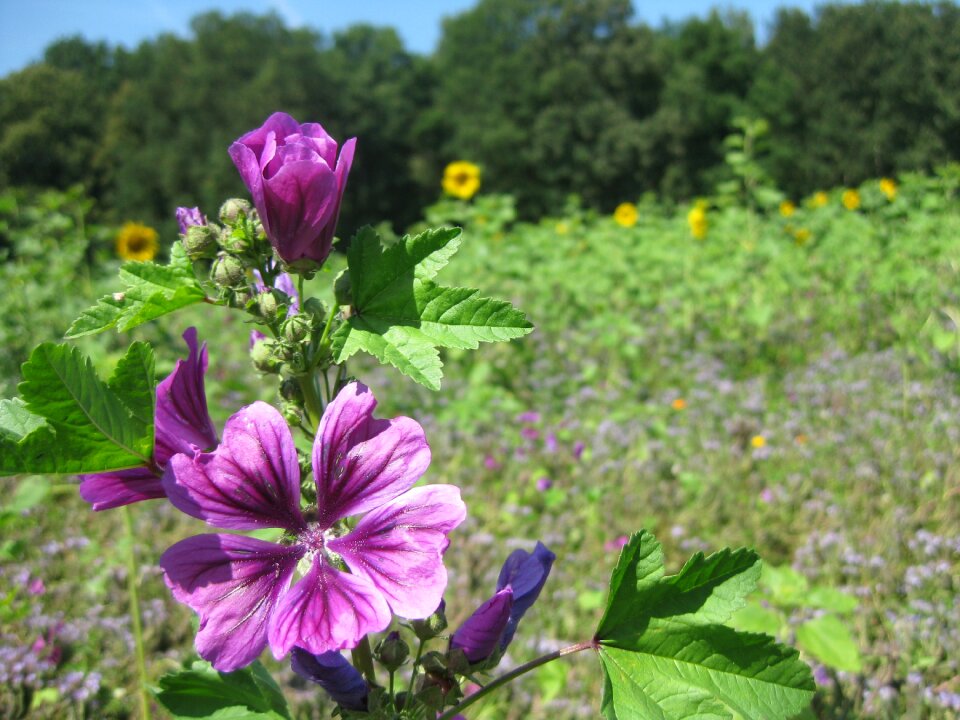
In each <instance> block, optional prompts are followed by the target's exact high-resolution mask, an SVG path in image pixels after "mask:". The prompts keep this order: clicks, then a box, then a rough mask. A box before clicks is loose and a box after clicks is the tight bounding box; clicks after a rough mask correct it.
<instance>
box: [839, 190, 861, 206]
mask: <svg viewBox="0 0 960 720" xmlns="http://www.w3.org/2000/svg"><path fill="white" fill-rule="evenodd" d="M840 202H842V203H843V206H844V207H845V208H846V209H847V210H856V209H858V208H859V207H860V193H859V192H858V191H857V190H850V189H848V190H844V191H843V196H842V197H841V198H840Z"/></svg>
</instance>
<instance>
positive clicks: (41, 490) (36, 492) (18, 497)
mask: <svg viewBox="0 0 960 720" xmlns="http://www.w3.org/2000/svg"><path fill="white" fill-rule="evenodd" d="M49 494H50V481H49V480H47V479H46V478H45V477H43V476H42V475H32V476H30V477H25V478H24V479H23V480H21V481H20V484H19V485H17V489H16V491H15V492H14V493H13V499H12V500H10V502H9V503H6V504H5V505H4V506H3V510H4V512H10V513H15V514H18V515H19V514H20V513H22V512H25V511H27V510H30V509H31V508H34V507H36V506H37V505H39V504H40V503H42V502H43V501H44V500H45V499H46V497H47V495H49Z"/></svg>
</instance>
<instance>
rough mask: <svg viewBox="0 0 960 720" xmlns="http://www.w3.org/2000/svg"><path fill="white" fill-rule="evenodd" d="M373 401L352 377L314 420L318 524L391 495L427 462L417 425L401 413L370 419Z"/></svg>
mask: <svg viewBox="0 0 960 720" xmlns="http://www.w3.org/2000/svg"><path fill="white" fill-rule="evenodd" d="M376 406H377V400H376V398H374V396H373V393H372V392H370V389H369V388H368V387H367V386H366V385H363V384H361V383H356V382H354V383H350V384H349V385H347V386H346V387H344V388H343V389H342V390H341V391H340V392H339V393H338V394H337V396H336V397H335V398H334V399H333V402H331V403H330V404H329V405H328V406H327V409H326V410H325V411H324V413H323V417H322V418H321V419H320V427H319V428H318V430H317V439H316V441H315V442H314V444H313V476H314V479H315V480H316V483H317V505H318V507H317V511H318V521H319V523H320V525H321V526H322V527H330V526H331V525H333V523H334V522H336V521H337V520H339V519H340V518H343V517H346V516H347V515H354V514H359V513H362V512H365V511H367V510H370V509H371V508H375V507H379V506H380V505H383V504H384V503H385V502H388V501H390V500H392V499H394V498H395V497H397V496H399V495H400V494H401V493H403V492H404V491H406V490H408V489H409V488H410V487H412V486H413V484H414V483H415V482H416V481H417V480H419V479H420V476H421V475H423V473H424V472H426V470H427V467H429V465H430V448H429V446H428V445H427V439H426V436H425V435H424V433H423V428H422V427H420V424H419V423H418V422H416V421H415V420H412V419H410V418H407V417H396V418H393V419H391V420H377V419H374V417H373V410H374V408H375V407H376Z"/></svg>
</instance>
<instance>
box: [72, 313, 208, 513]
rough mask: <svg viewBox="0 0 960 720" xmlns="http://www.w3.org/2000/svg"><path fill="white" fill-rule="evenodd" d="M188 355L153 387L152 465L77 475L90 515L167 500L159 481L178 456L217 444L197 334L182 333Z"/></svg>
mask: <svg viewBox="0 0 960 720" xmlns="http://www.w3.org/2000/svg"><path fill="white" fill-rule="evenodd" d="M183 339H184V340H185V341H186V342H187V347H188V348H189V349H190V355H189V356H188V357H187V359H186V360H177V364H176V366H175V367H174V368H173V372H172V373H170V375H168V376H167V377H166V378H165V379H164V380H163V381H161V382H160V384H159V385H157V402H156V408H155V409H154V415H153V423H154V441H153V462H152V463H151V464H150V465H141V466H138V467H134V468H130V469H127V470H115V471H111V472H104V473H97V474H94V475H81V483H80V497H82V498H83V499H84V500H86V501H87V502H88V503H92V504H93V509H94V510H108V509H110V508H115V507H120V506H121V505H129V504H130V503H134V502H138V501H140V500H150V499H152V498H161V497H164V496H165V495H166V492H164V489H163V483H162V482H161V477H162V475H163V471H164V469H165V468H166V467H167V464H168V463H169V461H170V458H172V457H173V456H174V455H176V454H177V453H183V452H185V453H190V454H191V455H192V454H193V451H194V449H195V448H197V449H204V450H205V449H207V448H210V447H213V446H214V445H216V444H217V431H216V428H214V427H213V421H212V420H210V414H209V413H208V412H207V396H206V392H205V390H204V384H203V376H204V373H205V372H206V370H207V344H206V343H204V344H203V345H201V346H200V347H199V348H198V347H197V329H196V328H193V327H191V328H187V330H186V332H184V333H183Z"/></svg>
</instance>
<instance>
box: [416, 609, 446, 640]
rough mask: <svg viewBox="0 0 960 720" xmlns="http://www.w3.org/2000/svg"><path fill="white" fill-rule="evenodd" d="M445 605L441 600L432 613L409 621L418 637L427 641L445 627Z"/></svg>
mask: <svg viewBox="0 0 960 720" xmlns="http://www.w3.org/2000/svg"><path fill="white" fill-rule="evenodd" d="M446 607H447V603H446V602H445V601H444V600H441V601H440V606H439V607H438V608H437V609H436V610H434V611H433V615H431V616H430V617H428V618H424V619H423V620H413V621H411V622H410V625H411V626H412V627H413V632H414V633H415V634H416V636H417V637H418V638H420V639H421V640H423V641H427V640H430V639H431V638H435V637H436V636H437V635H439V634H440V633H442V632H443V631H444V630H446V629H447V616H446V614H445V613H444V610H445V609H446Z"/></svg>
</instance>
